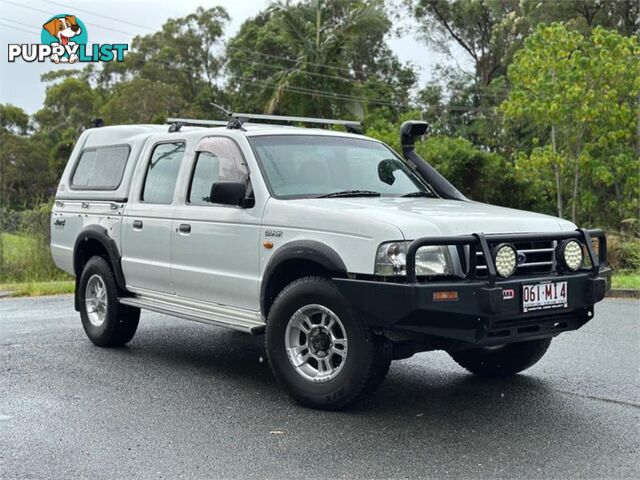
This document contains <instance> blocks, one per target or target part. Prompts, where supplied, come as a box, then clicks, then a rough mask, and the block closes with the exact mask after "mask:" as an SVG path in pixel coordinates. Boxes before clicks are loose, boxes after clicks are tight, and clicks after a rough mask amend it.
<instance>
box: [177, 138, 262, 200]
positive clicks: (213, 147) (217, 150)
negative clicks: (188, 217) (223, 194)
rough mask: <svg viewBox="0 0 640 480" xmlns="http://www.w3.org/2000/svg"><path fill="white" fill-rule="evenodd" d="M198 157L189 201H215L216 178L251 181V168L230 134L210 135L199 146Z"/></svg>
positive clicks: (228, 180) (226, 180)
mask: <svg viewBox="0 0 640 480" xmlns="http://www.w3.org/2000/svg"><path fill="white" fill-rule="evenodd" d="M196 152H197V158H196V163H195V165H194V167H193V173H192V175H191V184H190V185H189V194H188V195H187V203H189V204H191V205H211V201H210V200H209V195H210V193H211V186H212V185H213V183H214V182H240V183H245V185H246V184H247V183H248V176H249V171H248V169H247V164H246V163H245V160H244V157H243V155H242V152H241V151H240V149H239V148H238V146H237V145H236V144H235V143H234V142H233V140H230V139H228V138H224V137H206V138H203V139H202V140H200V142H199V143H198V145H197V146H196Z"/></svg>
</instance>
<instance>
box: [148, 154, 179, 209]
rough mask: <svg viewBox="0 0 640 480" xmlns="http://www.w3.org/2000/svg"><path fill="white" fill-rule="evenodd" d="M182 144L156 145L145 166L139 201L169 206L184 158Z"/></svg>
mask: <svg viewBox="0 0 640 480" xmlns="http://www.w3.org/2000/svg"><path fill="white" fill-rule="evenodd" d="M184 150H185V145H184V142H179V143H178V142H176V143H161V144H159V145H156V147H155V148H154V149H153V153H152V154H151V160H150V161H149V165H148V166H147V174H146V177H145V181H144V186H143V187H142V195H141V197H140V199H141V200H142V201H143V202H147V203H163V204H170V203H171V201H172V199H173V192H174V190H175V187H176V182H177V180H178V171H179V170H180V163H181V162H182V157H183V156H184Z"/></svg>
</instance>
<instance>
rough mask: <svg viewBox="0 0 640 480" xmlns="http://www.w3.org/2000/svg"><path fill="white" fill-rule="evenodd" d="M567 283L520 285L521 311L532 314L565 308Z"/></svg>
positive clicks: (566, 304)
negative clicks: (537, 311)
mask: <svg viewBox="0 0 640 480" xmlns="http://www.w3.org/2000/svg"><path fill="white" fill-rule="evenodd" d="M567 297H568V295H567V282H548V283H534V284H528V285H522V311H523V312H534V311H536V310H546V309H548V308H566V307H567V306H568V303H567Z"/></svg>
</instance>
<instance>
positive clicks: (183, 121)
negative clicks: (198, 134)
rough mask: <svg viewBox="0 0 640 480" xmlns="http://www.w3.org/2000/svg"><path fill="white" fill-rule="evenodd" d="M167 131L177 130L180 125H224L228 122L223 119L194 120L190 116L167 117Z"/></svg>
mask: <svg viewBox="0 0 640 480" xmlns="http://www.w3.org/2000/svg"><path fill="white" fill-rule="evenodd" d="M166 123H168V124H170V125H169V133H174V132H179V131H180V129H181V128H182V127H188V126H193V127H225V126H227V125H228V123H229V122H225V121H224V120H194V119H192V118H167V122H166Z"/></svg>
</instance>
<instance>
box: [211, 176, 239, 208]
mask: <svg viewBox="0 0 640 480" xmlns="http://www.w3.org/2000/svg"><path fill="white" fill-rule="evenodd" d="M245 195H246V188H245V186H244V183H240V182H215V183H214V184H213V185H211V193H209V201H210V202H211V203H219V204H222V205H234V206H238V207H244V206H245V205H244V203H245V198H244V197H245Z"/></svg>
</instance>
